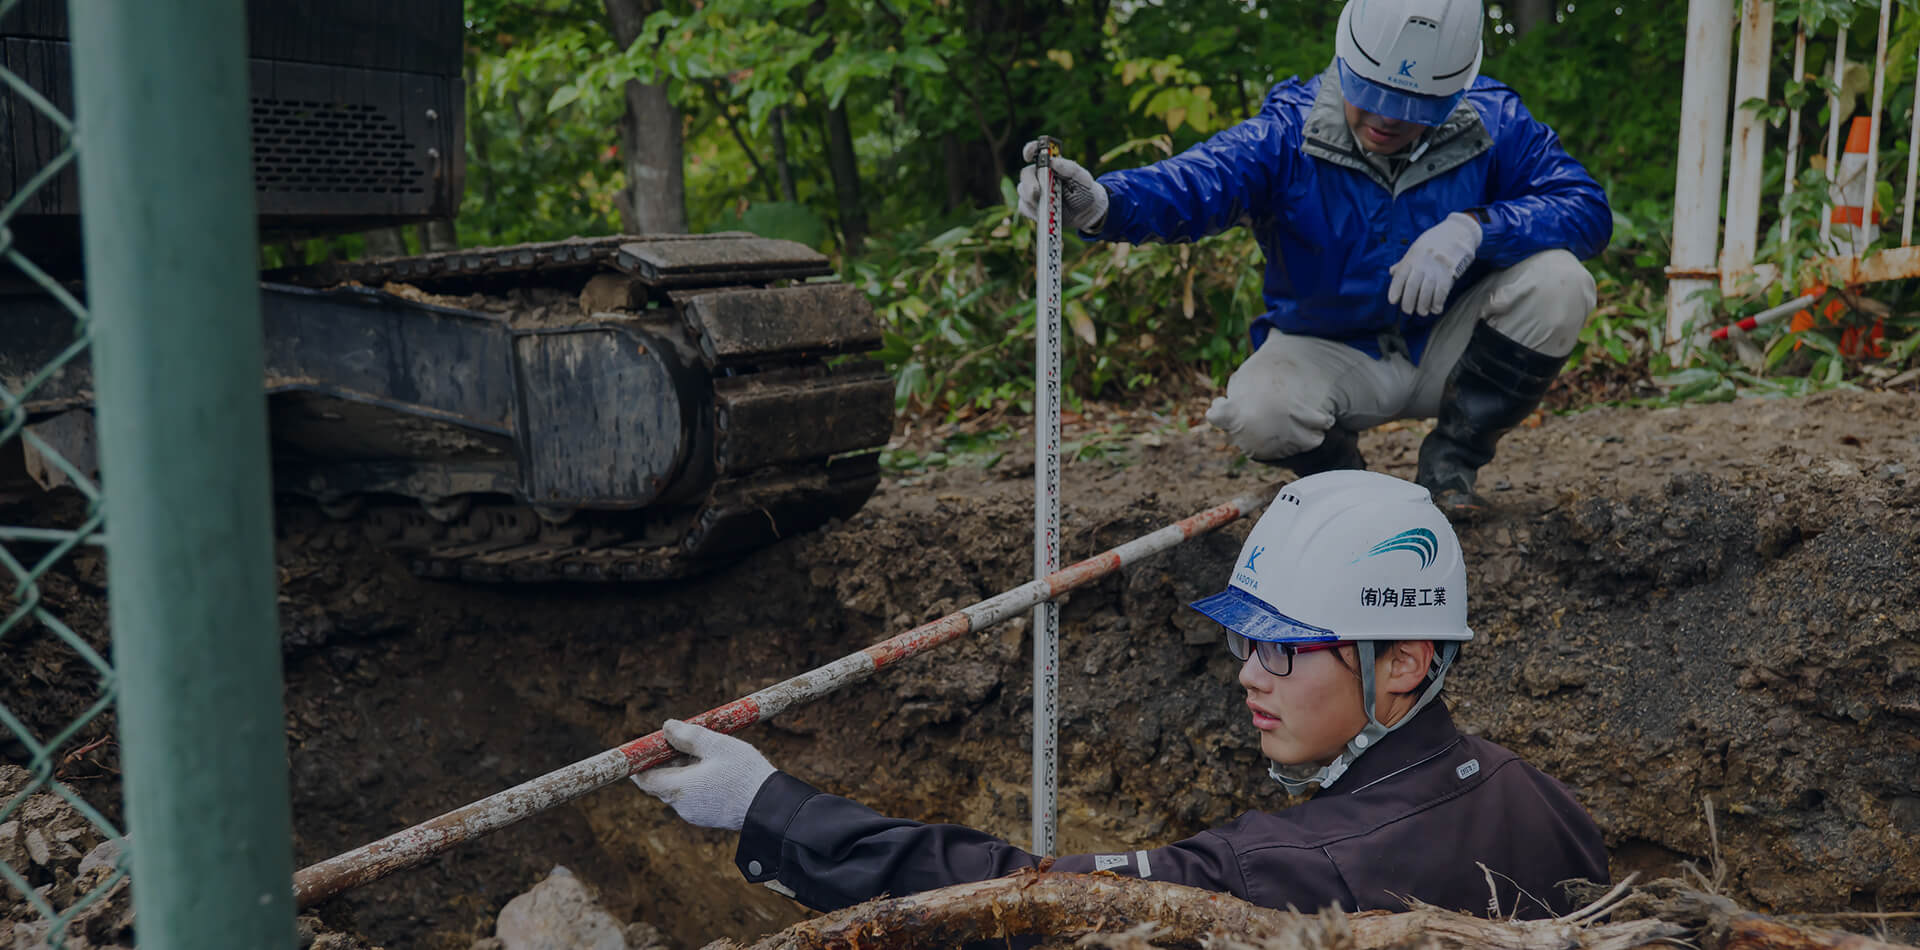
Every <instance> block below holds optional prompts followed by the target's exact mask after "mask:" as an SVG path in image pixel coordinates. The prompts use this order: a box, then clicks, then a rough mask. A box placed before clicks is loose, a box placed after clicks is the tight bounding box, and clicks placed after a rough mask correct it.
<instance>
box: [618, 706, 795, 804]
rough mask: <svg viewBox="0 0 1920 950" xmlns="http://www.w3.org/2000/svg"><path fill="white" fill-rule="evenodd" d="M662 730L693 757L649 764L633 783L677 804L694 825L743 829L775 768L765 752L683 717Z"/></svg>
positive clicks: (670, 722) (678, 747) (674, 744)
mask: <svg viewBox="0 0 1920 950" xmlns="http://www.w3.org/2000/svg"><path fill="white" fill-rule="evenodd" d="M661 731H663V732H665V733H666V734H667V744H668V745H670V746H673V747H674V748H675V749H678V750H680V751H681V752H685V753H686V754H688V755H690V756H693V761H691V762H686V763H682V764H677V765H665V766H656V767H654V768H651V769H648V770H647V771H645V772H641V773H639V774H637V775H635V776H634V777H633V784H635V785H638V786H640V790H641V791H643V792H646V793H647V794H649V795H652V796H653V797H655V798H658V799H660V800H661V801H663V802H666V803H667V804H669V805H672V806H673V810H674V811H675V812H677V813H679V815H680V817H681V818H682V819H684V820H685V821H687V822H688V823H690V824H695V825H699V826H700V827H702V828H724V829H726V830H728V831H739V830H740V826H741V825H744V824H746V821H747V807H748V806H750V805H752V804H753V796H755V795H757V794H759V792H760V786H761V785H763V784H765V783H766V781H767V778H768V777H769V776H771V775H773V773H774V768H773V766H771V765H768V764H767V759H766V757H765V756H763V755H761V754H760V750H758V749H755V748H754V747H753V746H750V745H748V744H747V743H745V742H743V741H741V740H739V739H735V738H734V737H732V736H729V735H726V734H724V733H719V732H715V731H713V730H712V729H708V728H706V727H705V726H696V725H694V724H693V723H690V722H681V721H680V720H678V719H669V720H667V724H666V726H665V727H664V728H663V729H662V730H661Z"/></svg>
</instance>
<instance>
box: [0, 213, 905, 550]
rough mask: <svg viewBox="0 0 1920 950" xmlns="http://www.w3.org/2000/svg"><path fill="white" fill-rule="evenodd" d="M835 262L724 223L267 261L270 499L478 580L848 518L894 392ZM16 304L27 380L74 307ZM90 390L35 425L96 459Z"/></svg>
mask: <svg viewBox="0 0 1920 950" xmlns="http://www.w3.org/2000/svg"><path fill="white" fill-rule="evenodd" d="M827 273H828V267H827V261H826V259H825V258H824V257H823V256H821V255H819V254H818V253H816V252H814V251H812V250H810V249H808V248H806V247H805V246H803V245H799V244H795V243H793V242H789V241H778V240H768V239H763V238H758V237H755V236H753V235H750V234H739V233H725V234H706V235H678V236H668V237H653V238H649V237H609V238H598V239H590V240H569V241H560V242H553V243H546V244H533V245H521V246H515V247H504V248H487V249H472V250H462V251H453V252H446V253H441V254H433V255H427V256H423V257H413V258H397V259H386V260H374V261H360V262H352V263H345V264H335V265H330V266H325V267H318V268H305V269H299V270H292V271H283V272H276V273H269V274H267V275H266V276H267V278H268V280H267V282H265V283H263V284H262V285H261V304H262V311H263V317H264V327H265V338H266V379H265V384H266V390H267V392H268V394H269V407H270V419H271V428H272V432H273V445H274V454H275V458H274V479H275V484H276V487H277V489H278V491H279V492H280V493H281V494H282V495H283V496H286V497H288V498H290V499H296V498H297V499H306V500H308V501H310V502H311V503H312V504H311V505H308V506H305V508H306V510H307V511H309V512H312V514H310V515H302V514H301V508H300V506H294V507H292V508H288V507H286V506H283V511H282V517H283V518H296V519H297V518H301V517H320V516H324V517H330V518H334V519H349V520H352V521H355V522H358V524H359V525H360V526H361V527H362V528H363V529H364V530H365V532H366V533H367V535H368V536H369V537H370V538H372V539H374V540H376V541H378V542H380V543H381V544H383V545H385V546H387V547H389V548H391V549H393V550H395V551H398V552H401V553H402V554H404V555H405V557H406V558H407V560H408V562H409V564H410V565H411V566H412V568H413V570H414V571H416V572H417V573H420V574H423V575H426V576H430V577H444V578H456V579H461V580H470V581H542V580H660V579H665V578H672V577H678V576H682V575H684V574H687V573H690V572H694V571H698V570H700V569H702V568H704V567H707V566H710V565H713V564H715V563H719V562H722V561H724V560H726V559H728V558H731V557H736V556H738V555H739V554H741V553H742V552H745V551H749V550H752V549H754V548H757V547H760V546H763V545H766V544H769V543H771V542H773V541H775V540H777V539H779V538H782V537H786V536H789V535H792V534H795V533H798V532H801V531H806V530H809V529H811V528H813V527H816V526H818V525H820V524H822V523H825V522H826V521H828V520H830V519H833V518H844V517H847V516H848V515H850V514H852V513H853V512H854V511H856V510H858V509H859V507H860V506H861V505H862V504H863V503H864V502H865V501H866V499H867V497H868V496H869V495H870V494H871V493H872V492H873V489H874V486H875V485H876V484H877V482H878V476H879V469H878V451H877V449H878V447H880V446H882V445H884V444H885V443H886V441H887V438H888V437H889V435H890V433H891V427H892V415H893V412H892V410H893V385H892V382H891V380H890V379H889V378H888V376H887V375H886V373H885V372H884V371H883V370H882V369H881V368H880V366H879V364H877V363H874V362H871V361H865V360H860V359H858V358H857V355H858V354H859V353H861V352H862V351H865V350H868V349H871V348H873V347H874V346H876V345H878V343H879V327H878V324H877V323H876V321H875V319H874V316H873V312H872V308H871V306H870V305H869V304H868V302H867V301H866V299H865V297H864V295H862V294H861V292H860V291H859V290H858V289H856V288H853V287H850V286H848V285H846V284H843V283H838V282H831V281H827V282H822V281H818V280H816V278H819V277H822V276H825V275H826V274H827ZM8 300H9V301H10V306H9V307H8V308H7V318H6V320H5V323H6V325H7V330H8V335H9V337H10V339H11V340H12V341H13V342H12V343H9V344H8V345H6V346H4V347H0V378H4V379H8V380H14V379H24V378H26V377H27V376H28V375H29V374H30V373H31V371H32V369H33V367H35V366H37V365H43V364H44V363H45V362H47V361H48V360H49V359H50V358H51V357H52V356H53V355H55V354H56V353H57V352H58V350H59V348H61V347H64V346H65V345H67V344H69V343H70V342H71V339H72V335H71V334H72V319H71V317H70V316H69V315H68V314H67V312H66V311H65V310H64V309H62V308H60V307H59V306H58V305H57V304H56V303H55V302H53V301H52V300H51V298H45V297H21V296H16V297H11V298H8ZM91 391H92V386H91V376H90V374H89V373H88V372H87V370H86V368H85V365H84V364H83V363H82V364H73V365H71V366H70V368H69V371H68V372H66V373H63V374H61V376H60V377H59V378H58V379H54V380H49V381H47V382H44V383H42V384H41V385H40V386H38V387H36V389H35V391H34V395H33V397H32V398H31V399H30V401H29V402H28V404H27V405H26V410H27V412H28V414H29V417H30V418H32V419H34V420H35V422H34V424H33V425H32V426H31V427H30V428H31V429H32V430H33V431H34V432H35V434H36V435H37V436H38V437H39V439H38V441H41V442H44V443H45V444H46V445H48V446H50V447H53V448H54V449H55V450H56V451H59V452H60V454H61V455H62V456H64V457H67V458H69V459H70V460H71V459H74V458H79V459H83V460H84V459H86V458H87V457H88V455H89V454H90V453H89V448H88V445H87V444H86V443H87V442H90V436H87V435H85V433H86V432H87V431H88V430H90V429H91V424H90V408H89V402H90V397H91ZM23 444H24V443H23ZM23 451H25V452H28V453H32V452H34V451H35V450H34V449H32V448H25V449H23ZM26 461H27V465H26V466H25V467H26V468H27V469H28V470H29V471H43V472H45V471H51V466H48V465H44V464H41V465H36V464H34V462H35V461H37V460H34V459H28V460H26ZM56 479H57V476H56Z"/></svg>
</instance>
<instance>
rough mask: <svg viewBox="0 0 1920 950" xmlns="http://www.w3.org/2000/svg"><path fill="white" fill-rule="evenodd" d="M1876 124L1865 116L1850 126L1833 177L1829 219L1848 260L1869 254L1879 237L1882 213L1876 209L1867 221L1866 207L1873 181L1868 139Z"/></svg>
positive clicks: (1834, 237)
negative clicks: (1844, 149)
mask: <svg viewBox="0 0 1920 950" xmlns="http://www.w3.org/2000/svg"><path fill="white" fill-rule="evenodd" d="M1872 131H1873V122H1872V120H1871V119H1869V118H1867V117H1866V116H1861V117H1859V118H1856V119H1854V120H1853V123H1852V124H1851V125H1849V126H1848V127H1847V150H1846V152H1845V153H1844V154H1842V155H1841V156H1840V167H1839V168H1838V169H1837V170H1836V172H1835V174H1834V176H1833V210H1832V211H1831V213H1830V215H1829V217H1828V220H1829V221H1831V222H1832V223H1833V225H1834V227H1833V240H1834V244H1835V245H1836V248H1835V249H1836V250H1837V251H1838V252H1839V253H1840V254H1843V255H1846V256H1849V257H1858V256H1860V255H1861V254H1863V253H1865V252H1866V249H1867V245H1869V244H1872V243H1873V241H1874V239H1875V238H1877V237H1879V236H1880V228H1879V225H1880V210H1879V209H1878V208H1875V209H1874V212H1873V216H1872V219H1871V220H1868V216H1867V213H1866V211H1867V205H1869V204H1871V203H1872V201H1873V182H1870V181H1868V180H1867V149H1868V148H1870V147H1871V146H1870V145H1869V143H1868V141H1867V140H1868V137H1869V136H1870V135H1871V134H1872Z"/></svg>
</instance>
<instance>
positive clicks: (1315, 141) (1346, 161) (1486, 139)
mask: <svg viewBox="0 0 1920 950" xmlns="http://www.w3.org/2000/svg"><path fill="white" fill-rule="evenodd" d="M1414 147H1415V149H1416V152H1415V158H1414V160H1412V161H1409V162H1408V163H1407V167H1406V168H1404V169H1402V170H1401V172H1400V175H1399V177H1398V178H1395V179H1393V180H1388V178H1387V176H1386V174H1385V173H1384V172H1382V171H1381V170H1380V169H1379V167H1377V166H1375V165H1374V164H1373V163H1372V162H1370V161H1367V158H1366V156H1365V155H1363V154H1361V152H1360V144H1359V143H1358V142H1355V141H1354V140H1353V130H1352V129H1349V128H1348V127H1347V98H1346V96H1344V95H1342V94H1341V92H1340V73H1339V70H1338V68H1337V67H1334V66H1329V67H1327V71H1326V72H1324V73H1321V74H1320V91H1319V93H1318V94H1317V95H1316V96H1315V97H1314V100H1313V107H1312V108H1311V109H1309V110H1307V126H1306V134H1305V135H1303V136H1301V141H1300V150H1301V151H1303V152H1305V153H1306V154H1307V155H1308V156H1309V157H1311V158H1317V159H1320V160H1321V161H1323V162H1330V163H1332V164H1335V165H1339V166H1340V167H1342V168H1351V169H1353V170H1354V171H1357V172H1359V173H1361V174H1363V175H1365V176H1367V177H1368V178H1370V179H1372V180H1373V181H1374V183H1375V184H1377V185H1379V186H1380V187H1382V188H1385V189H1386V190H1387V191H1388V192H1389V193H1390V194H1392V195H1393V196H1394V197H1396V198H1398V197H1400V195H1401V194H1402V193H1404V192H1406V191H1407V190H1408V189H1410V188H1412V187H1414V186H1415V185H1418V184H1420V183H1422V182H1425V181H1430V180H1432V179H1434V178H1438V177H1440V176H1441V175H1444V174H1446V173H1447V172H1450V171H1453V170H1454V169H1456V168H1459V167H1460V166H1462V165H1465V164H1466V163H1467V162H1469V161H1472V160H1473V159H1474V158H1475V157H1477V156H1478V155H1479V154H1480V153H1481V152H1484V151H1486V150H1487V149H1490V148H1492V147H1493V136H1491V135H1489V134H1487V127H1486V125H1485V124H1484V123H1482V122H1481V121H1480V113H1479V112H1478V111H1477V110H1475V109H1474V108H1473V106H1472V104H1471V103H1469V102H1468V101H1467V97H1466V96H1461V97H1460V102H1459V103H1458V104H1457V105H1455V106H1454V107H1453V111H1452V112H1451V113H1449V114H1448V115H1447V120H1446V121H1445V122H1442V123H1440V124H1439V125H1437V126H1435V127H1434V128H1432V129H1430V130H1428V132H1427V134H1426V136H1425V138H1424V139H1423V141H1422V143H1421V144H1419V145H1416V146H1414Z"/></svg>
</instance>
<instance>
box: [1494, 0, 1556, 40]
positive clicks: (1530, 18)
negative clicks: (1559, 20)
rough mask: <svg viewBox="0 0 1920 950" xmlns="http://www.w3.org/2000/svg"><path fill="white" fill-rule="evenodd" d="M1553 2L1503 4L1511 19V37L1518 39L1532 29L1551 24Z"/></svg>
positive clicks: (1526, 0) (1522, 0) (1533, 0)
mask: <svg viewBox="0 0 1920 950" xmlns="http://www.w3.org/2000/svg"><path fill="white" fill-rule="evenodd" d="M1553 2H1554V0H1508V2H1507V3H1505V4H1503V6H1505V7H1506V8H1507V12H1508V15H1509V16H1511V17H1513V35H1514V37H1515V38H1519V37H1522V36H1525V35H1527V34H1528V33H1531V32H1533V30H1534V27H1539V26H1547V25H1550V24H1551V23H1553Z"/></svg>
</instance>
